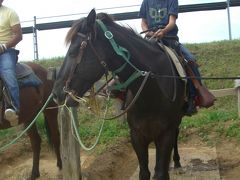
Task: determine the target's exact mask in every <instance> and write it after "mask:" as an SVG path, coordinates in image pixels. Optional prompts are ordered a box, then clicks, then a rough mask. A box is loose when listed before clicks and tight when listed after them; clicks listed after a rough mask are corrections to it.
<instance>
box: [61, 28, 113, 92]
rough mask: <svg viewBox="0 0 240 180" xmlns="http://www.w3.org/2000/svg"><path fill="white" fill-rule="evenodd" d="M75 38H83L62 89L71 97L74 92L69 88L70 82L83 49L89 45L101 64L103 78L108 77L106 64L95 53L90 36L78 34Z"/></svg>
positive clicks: (81, 56)
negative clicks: (103, 73)
mask: <svg viewBox="0 0 240 180" xmlns="http://www.w3.org/2000/svg"><path fill="white" fill-rule="evenodd" d="M76 35H77V36H80V37H81V38H83V41H82V42H81V45H80V47H79V53H78V55H77V56H76V61H74V63H73V64H72V66H71V70H70V73H69V76H68V79H67V81H66V83H65V86H64V87H63V90H64V92H67V93H68V94H69V93H71V94H72V95H75V94H76V92H75V91H74V90H72V89H70V88H69V85H70V82H71V81H72V78H73V75H74V72H75V70H76V68H77V66H78V64H79V63H80V62H81V60H82V58H83V54H84V50H85V48H86V47H87V46H88V45H89V47H90V48H91V50H92V51H93V53H94V55H95V56H96V57H97V60H98V62H99V63H100V64H101V66H102V67H103V68H104V72H105V76H106V77H107V76H108V71H109V70H108V68H107V63H106V62H105V61H104V59H103V58H101V56H100V55H99V54H98V53H97V51H96V49H95V48H94V46H93V44H92V35H91V34H90V33H89V34H87V35H85V34H83V33H80V32H78V33H77V34H76Z"/></svg>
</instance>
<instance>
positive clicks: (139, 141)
mask: <svg viewBox="0 0 240 180" xmlns="http://www.w3.org/2000/svg"><path fill="white" fill-rule="evenodd" d="M131 141H132V146H133V148H134V150H135V152H136V155H137V158H138V162H139V169H140V172H139V180H149V179H150V171H149V169H148V145H149V142H146V141H145V140H144V138H143V137H140V136H138V135H137V133H136V132H135V131H133V130H131Z"/></svg>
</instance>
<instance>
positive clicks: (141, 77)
mask: <svg viewBox="0 0 240 180" xmlns="http://www.w3.org/2000/svg"><path fill="white" fill-rule="evenodd" d="M66 40H67V42H69V43H70V47H69V50H68V52H67V54H66V57H65V60H64V63H63V65H62V67H61V69H60V72H59V75H58V77H57V80H56V81H55V85H54V89H53V93H54V98H55V99H56V100H57V101H58V102H59V103H60V104H61V103H62V102H63V101H64V100H65V99H66V98H67V104H68V105H69V106H75V105H76V103H74V102H73V100H72V99H71V98H70V97H69V95H68V94H67V93H66V92H72V94H75V95H77V96H80V97H82V96H83V95H84V93H85V92H86V91H87V90H89V89H90V87H91V86H92V85H93V83H94V82H96V81H98V80H99V79H100V78H101V77H102V76H103V75H104V73H106V72H107V71H111V72H114V73H116V74H117V75H118V77H119V80H120V81H121V82H122V84H123V85H124V84H125V85H126V84H127V89H128V90H130V91H131V93H132V94H133V96H135V95H136V94H138V90H139V89H140V87H142V84H143V83H144V81H145V80H146V83H144V87H143V89H142V91H141V93H140V95H139V97H138V98H137V100H136V102H135V104H134V105H133V106H132V107H131V108H130V109H129V110H128V112H127V120H128V124H129V127H130V130H131V131H130V133H131V141H132V145H133V148H134V150H135V152H136V154H137V157H138V161H139V166H140V173H139V179H141V180H148V179H150V171H149V169H148V146H149V144H150V143H151V142H154V143H155V147H156V165H155V173H154V178H155V179H158V180H168V179H169V173H168V170H169V163H170V156H171V153H172V150H173V148H174V149H175V150H176V151H175V153H174V161H175V166H180V163H179V155H178V152H177V136H178V127H179V124H180V122H181V118H182V116H183V112H184V92H185V85H184V82H183V81H182V80H180V79H179V78H169V77H176V76H177V72H176V69H175V67H174V66H173V64H172V62H171V61H170V60H169V58H168V56H167V55H166V54H165V52H164V51H163V50H161V49H160V48H159V47H158V45H157V44H155V43H153V42H149V41H147V40H145V39H143V38H142V37H141V36H139V35H137V34H136V33H135V32H133V31H132V30H131V29H129V28H126V27H123V26H120V25H119V24H117V23H115V22H114V21H113V20H112V18H111V17H110V16H108V15H107V14H104V13H100V14H98V16H97V15H96V12H95V10H92V11H91V12H90V13H89V14H88V16H87V17H86V18H82V19H80V20H78V21H76V23H75V24H74V25H73V27H72V28H71V29H70V31H69V32H68V35H67V38H66ZM149 73H150V76H146V75H148V74H149ZM167 77H168V78H167ZM64 90H65V91H64ZM176 130H177V131H176Z"/></svg>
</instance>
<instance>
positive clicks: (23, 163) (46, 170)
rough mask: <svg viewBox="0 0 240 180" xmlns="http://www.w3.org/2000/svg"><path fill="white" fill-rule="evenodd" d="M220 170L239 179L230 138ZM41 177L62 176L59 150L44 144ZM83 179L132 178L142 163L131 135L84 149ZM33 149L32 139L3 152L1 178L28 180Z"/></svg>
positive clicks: (237, 152)
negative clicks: (97, 151) (101, 149)
mask: <svg viewBox="0 0 240 180" xmlns="http://www.w3.org/2000/svg"><path fill="white" fill-rule="evenodd" d="M203 146H207V145H206V143H204V142H202V141H201V140H200V138H198V137H192V138H191V139H190V140H188V141H185V142H181V143H180V148H181V147H197V148H198V147H203ZM214 146H215V147H216V152H217V161H218V163H219V171H220V176H221V179H223V180H237V179H239V177H240V145H239V144H238V143H237V142H234V141H230V140H221V142H218V143H217V144H216V145H214ZM40 159H41V160H40V174H41V177H40V178H39V179H40V180H57V179H62V175H61V171H59V170H58V169H57V167H56V158H55V154H54V153H53V152H52V151H51V150H50V149H49V148H47V146H44V147H43V148H42V151H41V158H40ZM81 164H82V174H83V179H87V180H128V179H130V177H131V176H132V174H133V173H134V171H135V170H136V168H137V166H138V163H137V159H136V155H135V153H134V151H133V149H132V147H131V144H130V142H129V139H123V140H120V141H119V142H118V143H117V144H115V145H114V146H113V147H111V148H109V149H108V150H107V152H105V153H103V154H101V155H98V156H96V155H94V153H86V152H81ZM31 167H32V152H31V148H30V144H29V143H27V142H26V143H18V144H15V145H13V146H12V147H11V148H10V149H8V150H6V151H5V152H3V153H1V154H0V180H3V179H4V180H5V179H6V180H24V179H27V178H28V177H29V176H30V173H31Z"/></svg>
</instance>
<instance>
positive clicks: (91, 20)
mask: <svg viewBox="0 0 240 180" xmlns="http://www.w3.org/2000/svg"><path fill="white" fill-rule="evenodd" d="M95 21H96V11H95V9H92V10H91V12H90V13H89V14H88V16H87V26H88V28H90V29H92V27H93V25H94V23H95Z"/></svg>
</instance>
